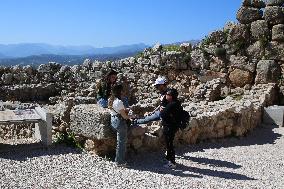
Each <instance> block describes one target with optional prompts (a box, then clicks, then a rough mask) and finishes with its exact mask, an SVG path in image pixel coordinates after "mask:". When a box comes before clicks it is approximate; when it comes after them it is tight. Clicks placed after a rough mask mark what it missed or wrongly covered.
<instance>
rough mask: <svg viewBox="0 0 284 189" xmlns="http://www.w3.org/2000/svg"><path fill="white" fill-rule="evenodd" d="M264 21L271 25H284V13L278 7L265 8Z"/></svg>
mask: <svg viewBox="0 0 284 189" xmlns="http://www.w3.org/2000/svg"><path fill="white" fill-rule="evenodd" d="M264 19H265V20H266V21H267V22H268V23H269V24H271V25H277V24H283V22H284V13H283V10H282V8H281V7H278V6H267V7H265V11H264Z"/></svg>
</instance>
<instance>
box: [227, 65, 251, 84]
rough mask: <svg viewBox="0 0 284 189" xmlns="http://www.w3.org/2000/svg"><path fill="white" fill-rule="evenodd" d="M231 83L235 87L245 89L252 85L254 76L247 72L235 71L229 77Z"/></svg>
mask: <svg viewBox="0 0 284 189" xmlns="http://www.w3.org/2000/svg"><path fill="white" fill-rule="evenodd" d="M229 78H230V81H231V83H232V85H233V86H235V87H243V86H245V85H246V84H251V83H252V81H253V75H252V73H251V72H249V71H246V70H240V69H235V70H234V71H232V72H231V73H230V75H229Z"/></svg>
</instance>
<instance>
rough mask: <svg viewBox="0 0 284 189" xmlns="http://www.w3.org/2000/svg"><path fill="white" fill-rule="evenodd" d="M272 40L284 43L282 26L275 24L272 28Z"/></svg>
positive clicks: (283, 28)
mask: <svg viewBox="0 0 284 189" xmlns="http://www.w3.org/2000/svg"><path fill="white" fill-rule="evenodd" d="M272 40H274V41H284V24H277V25H275V26H273V28H272Z"/></svg>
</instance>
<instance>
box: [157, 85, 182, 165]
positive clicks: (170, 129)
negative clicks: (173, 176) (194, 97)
mask: <svg viewBox="0 0 284 189" xmlns="http://www.w3.org/2000/svg"><path fill="white" fill-rule="evenodd" d="M177 97H178V92H177V90H176V89H169V90H167V92H166V97H165V99H166V101H167V105H166V107H165V108H164V109H163V110H162V111H161V119H162V125H163V135H164V139H165V143H166V153H165V158H166V160H167V163H166V164H165V165H164V167H167V168H175V167H176V162H175V150H174V144H173V143H174V137H175V134H176V132H177V130H178V128H179V125H178V124H179V122H178V118H179V116H180V115H181V111H182V106H181V103H180V102H179V100H178V99H177Z"/></svg>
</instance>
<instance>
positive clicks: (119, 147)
mask: <svg viewBox="0 0 284 189" xmlns="http://www.w3.org/2000/svg"><path fill="white" fill-rule="evenodd" d="M111 126H112V127H113V128H114V129H115V130H116V132H117V143H116V155H115V162H116V163H117V164H123V163H125V153H126V143H127V124H126V121H125V120H124V119H123V118H122V117H121V116H111Z"/></svg>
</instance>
